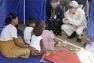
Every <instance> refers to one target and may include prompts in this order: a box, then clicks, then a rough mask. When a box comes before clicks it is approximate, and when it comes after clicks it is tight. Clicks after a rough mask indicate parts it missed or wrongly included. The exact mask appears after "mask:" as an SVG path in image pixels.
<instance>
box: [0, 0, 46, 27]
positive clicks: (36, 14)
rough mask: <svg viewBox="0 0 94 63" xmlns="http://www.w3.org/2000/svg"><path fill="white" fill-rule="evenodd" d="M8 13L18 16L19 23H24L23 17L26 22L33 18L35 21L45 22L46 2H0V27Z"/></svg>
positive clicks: (11, 0)
mask: <svg viewBox="0 0 94 63" xmlns="http://www.w3.org/2000/svg"><path fill="white" fill-rule="evenodd" d="M24 6H25V7H24ZM24 10H25V11H26V12H24ZM10 12H14V13H16V14H17V15H18V18H19V23H24V15H25V18H26V20H27V19H28V18H29V17H33V18H35V19H36V20H37V21H39V20H44V21H46V19H45V18H46V1H45V0H25V3H24V0H0V27H1V26H3V25H5V18H6V16H7V15H8V14H9V13H10Z"/></svg>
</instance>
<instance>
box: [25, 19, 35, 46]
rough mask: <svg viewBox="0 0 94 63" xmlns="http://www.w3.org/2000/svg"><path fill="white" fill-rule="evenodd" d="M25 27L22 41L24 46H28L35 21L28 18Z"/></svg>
mask: <svg viewBox="0 0 94 63" xmlns="http://www.w3.org/2000/svg"><path fill="white" fill-rule="evenodd" d="M26 26H27V27H26V28H25V30H24V40H25V43H26V44H28V45H30V39H31V32H32V30H33V28H34V27H35V19H33V18H29V19H28V20H27V22H26Z"/></svg>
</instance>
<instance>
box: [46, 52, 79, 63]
mask: <svg viewBox="0 0 94 63" xmlns="http://www.w3.org/2000/svg"><path fill="white" fill-rule="evenodd" d="M46 59H47V60H50V61H52V62H53V63H81V62H80V60H79V58H78V56H77V55H75V54H72V53H70V52H68V51H65V50H59V51H57V52H56V53H52V54H50V55H49V56H46Z"/></svg>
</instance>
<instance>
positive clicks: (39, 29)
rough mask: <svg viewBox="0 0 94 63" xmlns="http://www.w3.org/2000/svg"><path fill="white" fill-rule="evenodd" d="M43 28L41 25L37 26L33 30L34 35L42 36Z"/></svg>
mask: <svg viewBox="0 0 94 63" xmlns="http://www.w3.org/2000/svg"><path fill="white" fill-rule="evenodd" d="M42 31H43V30H42V28H41V27H39V26H36V27H35V28H34V30H33V33H34V35H35V36H40V35H41V34H42Z"/></svg>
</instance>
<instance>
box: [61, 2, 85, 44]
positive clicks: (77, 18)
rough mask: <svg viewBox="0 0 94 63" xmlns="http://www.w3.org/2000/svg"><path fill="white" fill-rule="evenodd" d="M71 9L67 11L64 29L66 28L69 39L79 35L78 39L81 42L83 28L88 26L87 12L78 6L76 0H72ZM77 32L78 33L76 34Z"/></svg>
mask: <svg viewBox="0 0 94 63" xmlns="http://www.w3.org/2000/svg"><path fill="white" fill-rule="evenodd" d="M68 7H69V10H68V11H67V12H65V14H64V17H65V18H64V19H63V23H65V24H63V25H62V27H61V28H62V30H64V31H65V32H66V33H67V35H68V38H69V39H72V38H74V37H76V36H77V35H78V37H77V41H78V42H81V40H82V35H83V30H84V29H85V27H86V24H87V23H86V18H85V12H84V11H83V10H82V9H80V8H78V3H77V2H76V1H71V2H70V3H69V6H68ZM76 34H77V35H76Z"/></svg>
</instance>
